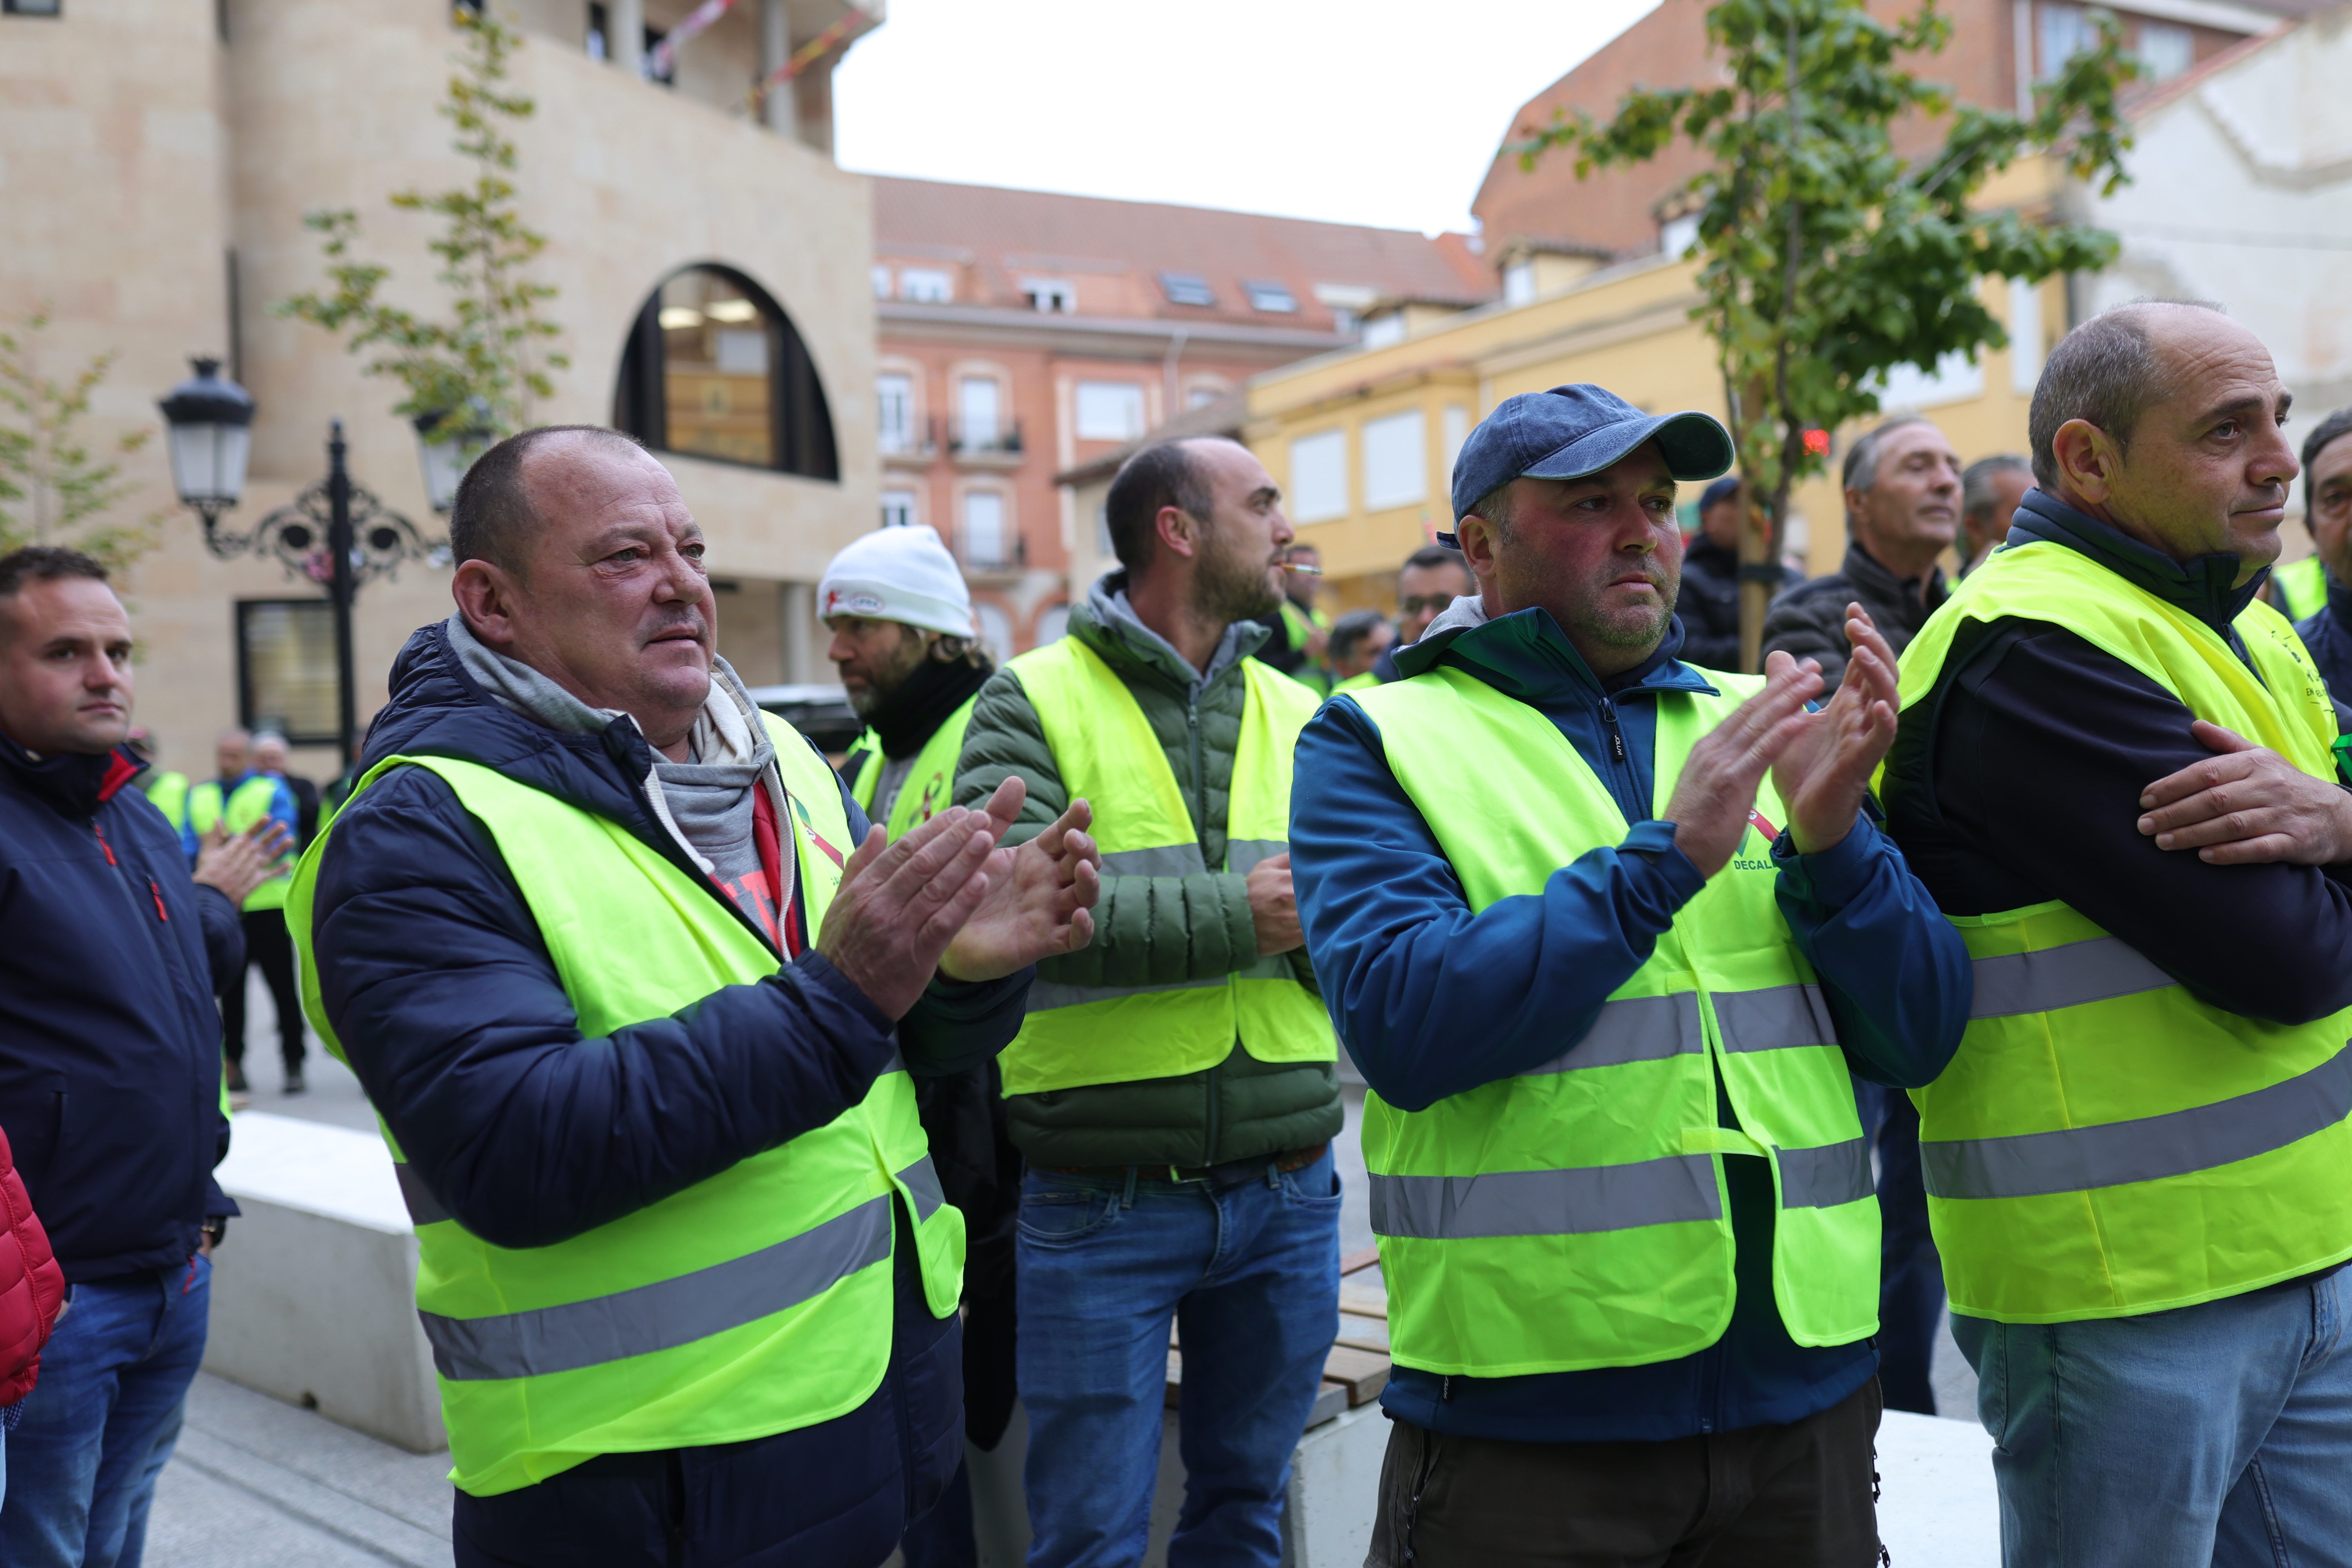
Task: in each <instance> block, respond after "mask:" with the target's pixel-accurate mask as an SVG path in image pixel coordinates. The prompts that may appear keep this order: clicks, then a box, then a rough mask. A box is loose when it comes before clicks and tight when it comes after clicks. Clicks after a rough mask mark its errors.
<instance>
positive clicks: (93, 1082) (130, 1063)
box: [0, 737, 245, 1284]
mask: <svg viewBox="0 0 2352 1568" xmlns="http://www.w3.org/2000/svg"><path fill="white" fill-rule="evenodd" d="M143 766H144V764H143V763H139V762H137V761H136V760H135V759H134V758H132V757H131V755H130V754H129V753H128V752H108V753H106V754H104V755H101V756H95V757H92V756H78V755H63V756H49V757H44V758H42V759H40V760H38V761H36V760H34V758H33V756H32V754H31V753H29V752H26V751H25V750H24V749H23V748H22V747H20V746H18V745H16V743H15V742H11V741H9V740H7V739H5V737H0V1127H4V1128H5V1129H6V1131H7V1134H8V1142H9V1144H10V1146H11V1147H12V1148H14V1149H15V1151H16V1169H17V1171H18V1172H19V1173H21V1174H22V1175H23V1177H24V1179H25V1187H26V1191H27V1192H28V1193H30V1194H31V1195H32V1200H33V1210H34V1212H35V1213H36V1214H37V1215H40V1216H41V1223H42V1225H43V1226H46V1227H47V1230H48V1233H49V1241H50V1244H51V1245H52V1246H53V1247H55V1248H56V1249H57V1255H58V1262H59V1263H60V1264H61V1265H63V1266H64V1268H65V1275H66V1279H68V1280H69V1281H72V1282H74V1283H77V1284H79V1283H82V1282H85V1281H89V1280H95V1279H111V1278H114V1277H116V1276H120V1275H125V1274H132V1273H138V1272H142V1271H144V1270H150V1269H163V1268H177V1267H178V1266H180V1265H181V1264H184V1263H185V1262H186V1261H187V1259H188V1256H189V1254H191V1253H193V1252H194V1251H195V1249H196V1242H197V1237H198V1233H199V1232H200V1231H201V1230H202V1229H203V1226H204V1222H205V1217H206V1216H207V1215H229V1214H235V1213H236V1205H233V1204H231V1203H230V1202H229V1201H228V1200H227V1199H226V1197H224V1196H223V1195H222V1194H221V1191H220V1188H219V1187H218V1186H216V1185H215V1184H214V1183H213V1179H212V1171H213V1167H214V1166H215V1165H216V1164H218V1163H220V1161H221V1157H222V1156H223V1155H225V1154H226V1153H227V1152H228V1119H227V1118H226V1117H225V1116H223V1115H222V1114H221V1108H220V1093H221V1055H220V1049H221V1023H220V1012H219V1009H218V1008H217V1007H216V1006H215V1005H214V1002H213V993H214V990H215V986H216V984H225V983H226V981H227V980H228V979H229V978H230V977H233V976H236V975H238V974H241V973H243V971H244V968H245V936H244V932H243V931H242V930H241V929H240V928H239V926H238V924H237V914H236V906H235V905H234V904H232V903H230V902H229V900H228V899H227V898H226V896H225V895H223V894H222V893H221V892H219V891H218V890H217V889H213V888H199V887H198V886H196V884H195V883H194V882H193V881H191V880H190V879H189V873H188V861H187V858H186V856H184V854H182V853H181V849H180V840H179V835H178V833H177V832H176V831H175V830H174V829H173V826H172V825H171V824H170V823H169V822H167V821H165V820H164V817H163V813H162V812H160V811H158V810H157V809H155V806H154V804H153V803H152V802H151V801H149V800H148V798H147V797H146V796H145V795H142V794H141V793H140V792H139V791H138V790H137V789H135V788H132V787H131V780H132V779H133V778H135V777H136V776H137V775H138V773H140V771H141V769H142V767H143ZM216 976H218V977H220V978H219V980H216V979H215V977H216Z"/></svg>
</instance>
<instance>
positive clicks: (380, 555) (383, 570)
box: [159, 360, 454, 769]
mask: <svg viewBox="0 0 2352 1568" xmlns="http://www.w3.org/2000/svg"><path fill="white" fill-rule="evenodd" d="M195 366H196V378H195V379H194V381H190V382H185V383H183V384H181V385H179V386H176V387H174V388H173V390H172V394H171V395H170V396H168V397H165V398H163V400H162V402H161V403H160V405H159V406H160V407H162V409H163V418H164V420H165V422H166V423H167V424H168V425H169V426H170V427H171V437H172V480H173V485H174V486H175V487H176V488H177V489H178V490H179V492H180V500H182V501H183V502H184V503H185V504H186V505H187V506H189V507H190V508H192V509H193V510H194V511H195V512H196V513H197V514H198V515H199V516H201V517H202V518H203V519H204V521H205V549H207V550H209V551H211V552H213V553H214V554H215V555H216V556H218V557H220V558H221V559H222V560H224V561H226V560H230V559H233V558H235V557H236V556H239V555H243V554H245V553H247V552H252V553H253V554H256V555H259V554H262V553H264V552H267V553H268V554H271V555H274V556H276V557H277V558H278V564H279V565H281V566H283V567H284V568H285V569H286V573H287V575H289V576H294V575H298V574H299V575H301V576H304V577H308V578H309V579H310V581H311V582H313V583H318V584H321V585H323V586H324V587H325V588H326V590H327V598H328V602H329V603H330V604H331V605H333V606H334V614H335V680H336V689H335V733H336V739H337V741H338V742H339V744H340V745H341V751H342V758H343V766H344V767H345V768H347V769H348V768H350V767H352V765H353V764H354V763H357V761H358V760H359V716H358V700H359V699H358V689H359V681H358V676H357V673H356V671H355V670H354V668H353V664H352V600H353V598H354V597H356V596H357V595H358V593H359V590H360V584H362V583H365V582H367V581H368V580H369V579H370V578H373V577H382V576H390V575H391V574H393V573H394V572H395V571H397V570H398V568H399V566H400V563H402V562H403V561H438V560H443V559H446V552H447V545H446V543H444V542H438V541H431V540H427V539H425V537H424V535H422V534H420V533H419V532H417V531H416V525H415V524H414V523H412V522H410V521H408V520H407V519H406V518H404V517H403V516H401V515H400V513H398V512H396V511H394V510H392V509H391V508H389V507H387V506H385V505H384V504H383V502H381V501H379V500H376V498H375V497H374V496H373V495H372V494H370V493H369V492H368V491H367V490H365V489H361V488H360V487H359V486H358V485H355V484H353V483H352V477H351V473H350V470H349V469H348V468H346V467H345V466H344V461H343V459H344V456H345V447H344V442H343V422H342V421H341V420H340V419H336V420H331V421H330V422H329V426H328V437H327V477H326V478H325V479H320V481H319V482H318V483H316V484H314V485H312V486H310V488H309V489H306V490H304V491H303V492H302V493H301V494H300V495H299V496H296V497H295V498H294V499H293V500H290V501H289V502H288V503H287V504H286V505H284V506H281V507H279V508H278V510H275V511H273V512H271V513H270V514H269V515H268V516H267V517H265V518H263V519H262V520H261V521H259V522H257V523H255V524H254V525H253V528H252V529H251V531H247V532H241V533H240V532H234V531H222V530H221V529H219V528H218V527H217V526H216V522H217V520H218V517H219V514H220V513H221V512H222V511H224V510H227V509H228V508H229V507H232V506H235V505H236V501H237V497H238V495H239V494H240V493H241V492H242V491H243V489H244V488H245V464H246V455H247V445H248V438H249V437H250V434H251V426H252V423H253V399H252V397H251V396H250V395H248V394H247V392H246V390H245V388H243V387H241V386H239V385H237V384H236V383H235V382H233V381H228V380H226V379H224V378H221V377H219V376H218V375H216V374H215V372H217V371H218V370H219V369H220V363H219V362H218V361H216V360H197V361H196V362H195ZM225 430H233V432H234V434H233V435H224V434H222V432H223V431H225ZM183 452H185V453H186V454H188V458H187V459H186V460H184V458H183V456H182V454H183ZM453 489H454V487H453Z"/></svg>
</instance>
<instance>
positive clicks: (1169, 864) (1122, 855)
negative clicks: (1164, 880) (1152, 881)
mask: <svg viewBox="0 0 2352 1568" xmlns="http://www.w3.org/2000/svg"><path fill="white" fill-rule="evenodd" d="M1208 869H1209V863H1208V862H1207V861H1206V860H1203V859H1202V858H1201V847H1200V846H1199V845H1197V844H1168V845H1162V846H1161V847H1159V848H1157V849H1120V850H1118V851H1116V852H1114V853H1111V854H1107V855H1105V856H1104V857H1103V858H1102V871H1103V875H1104V876H1106V877H1200V876H1205V875H1206V874H1207V873H1208Z"/></svg>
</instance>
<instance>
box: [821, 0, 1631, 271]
mask: <svg viewBox="0 0 2352 1568" xmlns="http://www.w3.org/2000/svg"><path fill="white" fill-rule="evenodd" d="M1656 3H1657V0H1445V3H1444V4H1443V5H1430V4H1428V3H1427V0H1412V3H1411V4H1406V3H1404V0H889V20H888V21H887V23H885V24H884V25H883V26H882V27H881V28H880V29H879V30H878V31H877V32H874V33H871V34H868V35H867V36H866V37H865V38H863V39H861V40H859V42H858V43H857V44H856V46H855V47H853V48H852V49H851V50H850V52H849V57H848V58H847V59H846V60H845V61H844V62H843V63H842V66H841V68H840V70H839V71H838V73H837V74H836V75H835V103H834V123H835V154H836V156H837V157H838V158H839V160H840V162H841V164H842V166H843V167H845V168H849V169H856V170H859V171H861V172H864V173H867V174H907V175H913V176H916V177H919V178H923V179H933V180H953V181H959V182H961V183H964V184H983V185H1017V186H1022V187H1025V188H1027V189H1031V190H1044V191H1063V192H1067V193H1070V194H1072V195H1089V196H1118V197H1125V198H1128V199H1130V200H1137V201H1161V202H1181V203H1184V204H1186V205H1193V206H1217V207H1234V208H1238V209H1241V210H1243V211H1246V212H1264V213H1276V214H1280V215H1282V216H1290V217H1311V218H1323V219H1327V220H1330V221H1333V222H1339V223H1360V224H1375V225H1380V226H1386V227H1392V228H1416V229H1421V230H1423V231H1425V232H1429V233H1435V232H1437V231H1439V230H1442V229H1449V228H1451V229H1467V228H1468V227H1469V226H1470V200H1471V198H1472V197H1473V196H1474V195H1476V194H1477V189H1478V182H1479V181H1480V180H1481V179H1482V178H1484V177H1485V174H1486V166H1487V163H1489V161H1490V160H1492V158H1493V157H1494V154H1495V148H1496V143H1497V142H1499V141H1500V140H1501V138H1502V136H1503V133H1504V132H1507V130H1509V129H1510V121H1511V115H1512V112H1513V111H1514V110H1517V108H1518V106H1519V105H1520V104H1521V103H1524V102H1525V101H1526V100H1528V99H1529V98H1532V97H1533V96H1534V95H1535V94H1536V93H1537V92H1538V91H1540V90H1541V89H1543V88H1544V87H1545V86H1547V85H1548V84H1549V83H1550V82H1551V81H1553V80H1554V79H1557V78H1558V77H1559V75H1560V74H1561V73H1563V72H1564V71H1566V70H1568V69H1569V68H1570V67H1571V66H1573V65H1575V64H1576V63H1577V62H1578V61H1579V60H1581V59H1583V58H1585V57H1586V56H1587V55H1589V54H1591V52H1592V51H1593V50H1595V49H1597V48H1599V47H1601V45H1602V44H1604V43H1606V42H1608V41H1609V40H1610V39H1611V38H1612V37H1615V36H1616V35H1617V34H1618V33H1620V32H1622V31H1623V30H1624V29H1625V27H1626V26H1629V25H1630V24H1631V23H1633V21H1634V20H1635V19H1636V18H1638V17H1639V16H1642V15H1643V13H1645V12H1647V11H1649V10H1650V9H1651V8H1652V7H1653V6H1654V5H1656Z"/></svg>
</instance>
